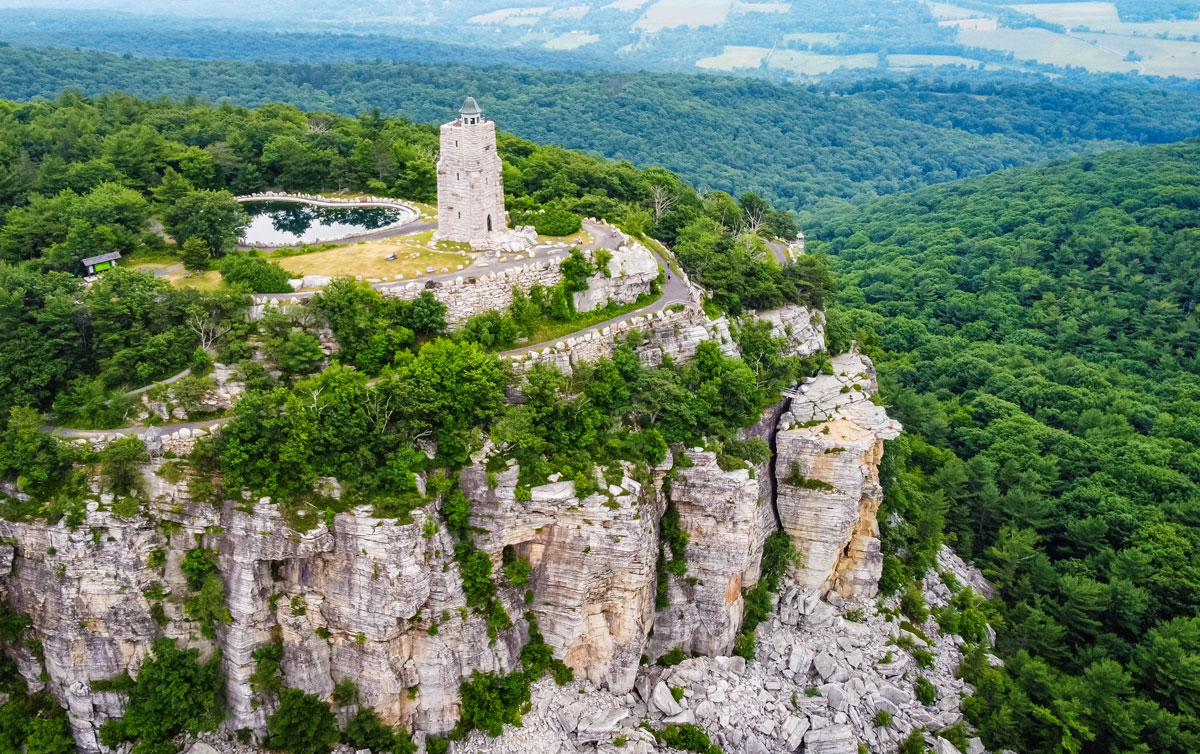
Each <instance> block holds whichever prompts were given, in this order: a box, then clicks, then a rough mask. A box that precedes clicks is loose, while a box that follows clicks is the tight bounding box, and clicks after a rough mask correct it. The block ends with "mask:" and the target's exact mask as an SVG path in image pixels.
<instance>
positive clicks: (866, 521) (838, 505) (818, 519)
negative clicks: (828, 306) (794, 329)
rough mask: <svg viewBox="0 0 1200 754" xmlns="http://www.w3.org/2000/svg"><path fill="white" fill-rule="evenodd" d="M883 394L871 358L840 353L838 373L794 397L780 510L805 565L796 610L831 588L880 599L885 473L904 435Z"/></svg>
mask: <svg viewBox="0 0 1200 754" xmlns="http://www.w3.org/2000/svg"><path fill="white" fill-rule="evenodd" d="M876 390H877V385H876V382H875V372H874V367H873V366H872V365H871V362H870V360H869V359H867V358H866V357H865V356H862V355H860V354H857V353H847V354H841V355H839V356H836V357H834V359H833V360H832V373H831V374H821V375H818V376H816V377H814V378H810V379H809V380H807V381H806V384H805V385H802V386H801V387H800V388H799V389H798V390H797V391H795V393H794V397H793V400H792V406H791V409H790V410H789V411H788V412H787V413H785V414H784V415H783V416H782V417H781V418H780V420H779V431H778V432H777V433H776V435H775V442H776V463H775V479H776V483H777V485H778V487H777V494H776V509H777V510H778V512H779V520H780V524H781V525H782V526H783V529H784V530H785V531H786V532H787V533H788V534H789V536H791V538H792V541H793V542H794V543H795V545H796V548H797V550H798V551H799V554H800V559H801V563H802V565H801V566H800V567H799V568H797V569H796V573H795V578H794V579H793V581H792V584H791V587H790V589H789V591H788V593H787V595H785V596H786V599H785V602H787V603H789V604H790V605H794V604H796V603H797V602H801V603H804V604H805V605H811V604H812V602H813V600H814V599H815V598H817V597H819V596H820V595H822V594H823V593H825V592H826V591H828V590H829V589H831V588H832V589H834V590H835V591H837V593H838V594H840V595H842V596H843V597H851V596H865V597H870V596H873V595H874V593H875V590H876V588H877V587H876V585H877V582H878V580H879V574H880V570H881V568H882V565H883V558H882V556H881V554H880V550H879V526H878V523H877V521H876V518H875V514H876V511H877V510H878V509H879V504H880V502H881V501H882V499H883V489H882V488H881V487H880V485H879V470H878V467H879V462H880V460H881V459H882V457H883V442H884V440H889V439H894V438H896V437H898V436H899V435H900V430H901V427H900V425H899V424H897V423H896V422H895V421H894V420H893V419H890V418H889V417H888V415H887V412H886V411H885V410H884V409H883V408H882V407H881V406H879V405H877V404H876V403H874V402H873V401H872V397H873V396H874V395H875V392H876ZM800 611H801V612H805V609H804V607H803V606H802V607H801V610H800Z"/></svg>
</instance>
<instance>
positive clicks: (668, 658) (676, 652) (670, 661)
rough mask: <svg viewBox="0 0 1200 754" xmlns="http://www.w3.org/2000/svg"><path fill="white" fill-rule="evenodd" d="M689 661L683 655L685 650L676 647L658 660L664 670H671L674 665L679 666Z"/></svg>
mask: <svg viewBox="0 0 1200 754" xmlns="http://www.w3.org/2000/svg"><path fill="white" fill-rule="evenodd" d="M686 659H687V655H685V654H684V653H683V649H681V648H680V647H675V648H673V649H670V650H668V651H667V653H666V654H664V655H663V656H662V657H659V658H658V664H659V665H662V666H663V667H664V668H669V667H671V666H673V665H678V664H679V663H681V662H683V661H684V660H686Z"/></svg>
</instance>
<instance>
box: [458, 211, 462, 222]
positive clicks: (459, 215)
mask: <svg viewBox="0 0 1200 754" xmlns="http://www.w3.org/2000/svg"><path fill="white" fill-rule="evenodd" d="M458 219H459V220H461V219H462V213H461V212H459V213H458Z"/></svg>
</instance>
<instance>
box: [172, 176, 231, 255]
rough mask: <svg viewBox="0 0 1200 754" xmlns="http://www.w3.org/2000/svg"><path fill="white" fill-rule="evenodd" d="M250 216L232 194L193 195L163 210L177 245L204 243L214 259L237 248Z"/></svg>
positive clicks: (185, 196)
mask: <svg viewBox="0 0 1200 754" xmlns="http://www.w3.org/2000/svg"><path fill="white" fill-rule="evenodd" d="M249 223H250V216H249V215H247V214H246V211H245V210H244V209H242V205H241V204H239V203H238V202H236V201H234V198H233V194H231V193H229V192H228V191H208V190H198V191H192V192H191V193H189V194H185V195H184V196H182V197H180V198H179V199H177V200H176V201H175V203H174V204H172V205H171V206H169V207H166V208H165V209H164V210H163V226H164V227H165V228H166V230H167V233H169V234H170V236H171V237H172V238H174V239H175V240H176V241H179V240H180V239H188V238H192V237H196V238H200V239H203V241H204V242H205V243H206V244H208V249H209V252H210V253H211V254H212V256H214V257H223V256H225V255H226V254H227V253H229V252H230V251H232V250H233V248H234V246H236V245H237V242H238V239H239V238H240V237H241V235H242V231H243V230H245V229H246V226H247V225H249Z"/></svg>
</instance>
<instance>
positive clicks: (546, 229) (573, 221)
mask: <svg viewBox="0 0 1200 754" xmlns="http://www.w3.org/2000/svg"><path fill="white" fill-rule="evenodd" d="M515 222H517V223H520V224H529V223H532V224H533V227H534V229H535V230H537V232H538V233H539V234H541V235H543V236H569V235H571V234H572V233H578V232H579V229H580V228H581V227H583V218H581V217H580V216H579V215H577V214H575V213H574V212H569V211H567V210H565V209H562V208H561V207H549V208H547V209H546V211H545V212H529V213H523V214H520V215H518V218H517V219H516V220H515Z"/></svg>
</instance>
